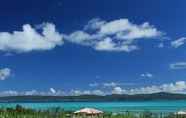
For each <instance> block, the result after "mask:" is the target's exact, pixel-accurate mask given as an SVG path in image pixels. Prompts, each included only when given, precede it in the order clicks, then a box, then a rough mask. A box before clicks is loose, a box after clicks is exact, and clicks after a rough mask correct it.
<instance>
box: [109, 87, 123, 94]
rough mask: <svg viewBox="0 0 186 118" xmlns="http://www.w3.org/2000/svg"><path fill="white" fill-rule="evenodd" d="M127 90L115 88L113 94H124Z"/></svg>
mask: <svg viewBox="0 0 186 118" xmlns="http://www.w3.org/2000/svg"><path fill="white" fill-rule="evenodd" d="M125 91H126V90H125V89H122V88H121V87H114V88H113V90H112V94H124V93H125Z"/></svg>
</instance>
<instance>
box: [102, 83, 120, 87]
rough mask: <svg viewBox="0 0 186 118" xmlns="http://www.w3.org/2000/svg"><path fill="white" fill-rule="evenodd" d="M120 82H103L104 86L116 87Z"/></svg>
mask: <svg viewBox="0 0 186 118" xmlns="http://www.w3.org/2000/svg"><path fill="white" fill-rule="evenodd" d="M117 85H118V83H115V82H109V83H103V87H115V86H117Z"/></svg>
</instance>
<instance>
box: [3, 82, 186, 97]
mask: <svg viewBox="0 0 186 118" xmlns="http://www.w3.org/2000/svg"><path fill="white" fill-rule="evenodd" d="M185 91H186V82H185V81H177V82H174V83H167V84H161V85H151V86H145V87H136V88H130V89H126V88H122V87H120V86H119V85H117V86H113V87H112V90H111V91H110V90H109V91H108V90H104V89H103V90H101V89H95V90H88V89H87V90H79V89H72V90H71V91H66V92H64V91H61V90H55V89H53V88H50V89H49V91H37V90H31V91H22V92H20V91H15V90H7V91H1V92H0V96H19V95H21V96H22V95H41V96H49V95H51V96H68V95H72V96H79V95H101V96H102V95H109V94H130V95H132V94H151V93H157V92H169V93H185Z"/></svg>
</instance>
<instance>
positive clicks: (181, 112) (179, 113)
mask: <svg viewBox="0 0 186 118" xmlns="http://www.w3.org/2000/svg"><path fill="white" fill-rule="evenodd" d="M175 114H177V115H186V111H178V112H176V113H175Z"/></svg>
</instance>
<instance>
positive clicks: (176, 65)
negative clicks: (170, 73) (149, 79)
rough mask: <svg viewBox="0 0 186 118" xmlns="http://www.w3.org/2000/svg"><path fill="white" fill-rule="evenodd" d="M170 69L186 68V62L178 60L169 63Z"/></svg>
mask: <svg viewBox="0 0 186 118" xmlns="http://www.w3.org/2000/svg"><path fill="white" fill-rule="evenodd" d="M169 66H170V69H186V62H176V63H172V64H170V65H169Z"/></svg>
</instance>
